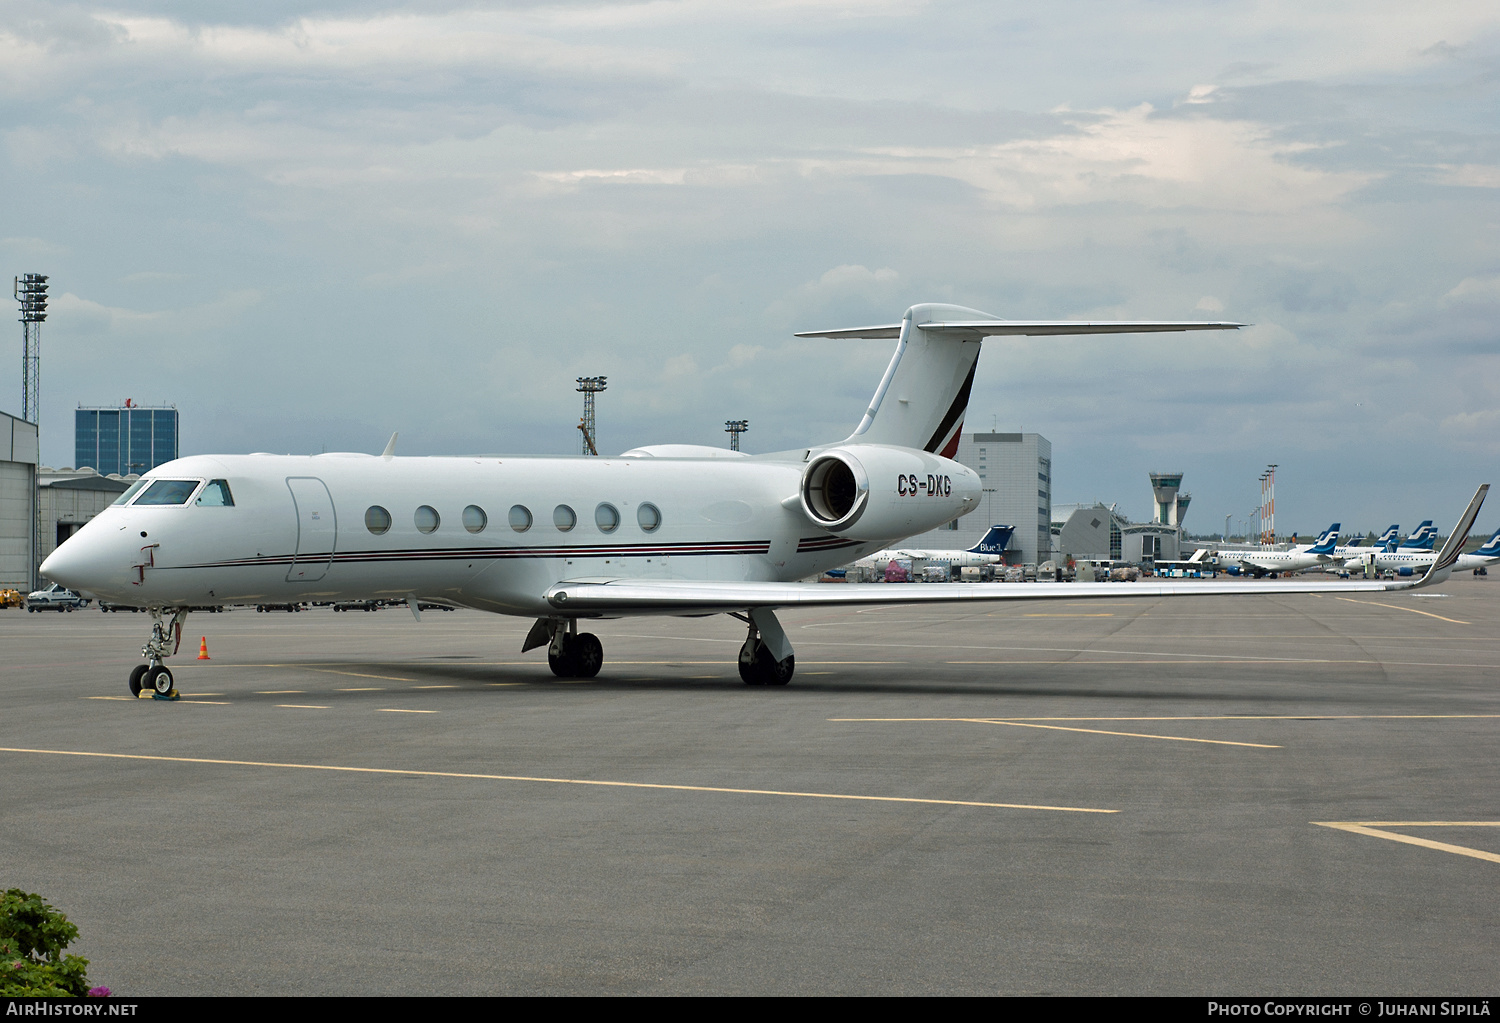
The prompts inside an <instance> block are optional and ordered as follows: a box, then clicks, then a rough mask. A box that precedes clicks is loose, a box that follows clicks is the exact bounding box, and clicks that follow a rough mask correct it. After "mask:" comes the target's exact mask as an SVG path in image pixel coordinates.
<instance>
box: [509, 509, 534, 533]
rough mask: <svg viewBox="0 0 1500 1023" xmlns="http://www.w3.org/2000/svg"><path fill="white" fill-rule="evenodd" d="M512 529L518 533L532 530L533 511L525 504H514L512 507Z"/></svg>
mask: <svg viewBox="0 0 1500 1023" xmlns="http://www.w3.org/2000/svg"><path fill="white" fill-rule="evenodd" d="M510 528H511V529H514V530H515V531H516V532H517V533H524V532H526V531H527V530H528V529H530V528H531V509H530V508H527V507H526V506H525V505H524V504H513V505H511V506H510Z"/></svg>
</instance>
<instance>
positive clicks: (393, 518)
mask: <svg viewBox="0 0 1500 1023" xmlns="http://www.w3.org/2000/svg"><path fill="white" fill-rule="evenodd" d="M1239 326H1240V324H1236V323H1202V322H1105V323H1097V322H1096V323H1067V322H1056V321H1018V320H999V319H996V318H995V317H993V316H990V315H988V314H986V313H982V312H979V311H977V310H974V309H965V308H962V307H959V306H951V305H917V306H912V307H911V308H910V309H908V310H907V311H906V314H905V316H903V317H902V319H901V321H900V322H899V323H892V324H883V325H879V326H874V327H854V328H848V329H842V330H824V331H809V332H807V333H803V334H799V335H798V336H799V337H823V338H885V339H890V340H893V341H895V342H896V349H895V353H894V355H893V356H892V358H891V361H890V364H889V365H888V366H887V367H886V370H885V375H884V376H883V377H882V378H881V380H880V384H879V386H877V387H876V389H875V394H874V397H873V398H871V400H870V404H869V407H868V408H867V409H866V410H865V414H864V416H863V418H862V419H861V420H860V422H859V425H858V426H856V427H855V429H854V432H853V433H851V434H850V435H849V436H848V437H847V438H845V439H844V440H842V441H837V442H834V443H827V444H816V445H810V446H808V447H803V448H797V449H794V450H791V451H779V452H775V453H773V454H766V455H754V456H750V455H744V454H741V453H736V452H726V451H723V450H721V449H718V448H708V447H703V448H699V447H695V446H690V445H663V446H656V447H643V448H636V449H634V450H631V451H627V452H625V453H624V454H622V455H620V456H619V457H615V458H593V457H573V458H539V457H534V458H527V457H505V458H495V457H483V458H481V457H473V458H446V457H445V458H414V457H397V456H396V455H395V453H394V441H395V438H392V443H391V444H389V445H387V447H386V450H385V452H384V454H382V455H378V456H373V455H367V454H350V453H332V452H330V453H327V454H320V455H308V456H290V455H287V456H283V455H270V454H252V455H197V456H192V457H188V458H180V459H177V460H176V461H172V462H168V463H166V464H164V465H161V466H158V467H157V468H155V469H153V470H151V471H150V472H148V473H146V474H145V475H144V476H143V477H142V478H141V479H140V480H138V481H137V482H136V483H135V484H133V485H132V486H131V487H130V489H129V490H127V491H126V492H125V493H124V494H122V495H121V497H120V499H119V500H118V501H117V502H116V503H115V504H114V506H112V507H110V508H107V509H105V510H104V511H103V512H102V513H101V514H99V515H98V516H96V517H95V518H94V519H93V520H92V521H91V522H89V523H88V524H87V525H86V526H84V527H83V528H82V529H80V530H79V531H78V532H77V533H75V534H74V535H73V536H72V537H71V538H70V539H68V540H67V541H66V542H65V543H63V544H62V545H61V546H60V547H58V548H57V550H56V551H54V552H53V553H52V555H51V556H50V557H48V558H47V560H46V561H45V562H44V563H43V564H42V568H41V570H42V573H43V574H44V575H46V576H47V577H48V578H49V579H53V580H55V581H57V582H60V583H63V584H64V585H66V586H69V587H71V588H73V589H75V590H84V591H87V592H89V593H92V594H94V595H96V596H98V597H99V598H101V599H104V600H109V601H112V602H117V603H121V604H129V605H133V606H137V607H142V606H144V607H146V608H147V609H148V610H149V611H150V613H151V617H152V626H151V637H150V639H149V640H148V641H147V643H146V645H145V646H144V647H143V648H142V651H141V653H142V656H143V657H144V658H145V659H146V663H145V664H141V665H140V666H138V667H137V668H136V669H135V670H134V671H132V672H131V674H130V688H131V691H132V692H137V693H138V692H140V691H141V690H142V689H143V688H150V689H154V690H155V691H156V692H157V693H161V694H168V693H170V692H171V691H172V689H173V679H172V673H171V671H170V669H168V668H167V667H166V666H165V665H164V664H163V660H164V659H165V658H167V657H168V656H170V655H171V654H173V653H174V652H175V651H176V649H177V646H178V644H179V642H180V640H181V635H182V626H183V623H184V620H185V619H186V617H187V615H188V611H189V609H190V608H192V607H195V606H203V605H225V604H246V603H286V602H294V601H307V600H328V601H334V600H353V599H369V598H399V597H406V598H408V602H409V603H410V604H411V605H412V606H414V607H415V605H416V604H417V603H418V601H420V600H431V601H438V602H444V603H448V604H453V605H458V606H463V607H469V608H477V609H480V610H484V611H493V612H497V613H500V614H509V615H521V616H525V617H528V618H533V619H535V624H534V625H533V626H532V628H531V630H530V632H529V634H528V635H527V637H526V640H525V642H524V644H523V650H530V649H533V648H535V647H541V646H545V647H546V648H547V662H548V664H549V665H550V666H551V668H552V671H553V672H554V673H556V674H557V675H559V676H562V677H592V676H593V675H595V674H596V673H597V672H598V671H599V669H600V666H601V665H602V664H603V661H604V651H603V647H602V644H601V643H600V642H599V639H598V638H597V637H596V636H594V635H593V634H592V633H588V632H580V631H579V628H578V626H579V622H580V621H587V620H590V619H600V618H618V617H623V616H628V615H707V614H727V615H730V616H732V617H734V618H737V619H739V620H740V621H741V622H743V623H744V627H745V629H746V633H747V634H746V638H745V642H744V645H743V646H742V647H741V648H740V653H739V670H740V675H741V677H742V678H743V679H744V681H745V682H746V683H748V684H750V685H785V684H786V683H787V682H789V681H790V680H791V678H792V673H793V670H794V668H795V660H794V655H793V650H792V645H791V643H790V642H789V640H788V639H787V636H786V633H785V631H784V630H783V629H782V627H781V625H780V623H779V622H778V621H777V618H776V611H777V609H780V608H787V607H809V606H819V605H849V604H856V605H864V604H890V603H927V602H932V601H972V600H996V599H999V600H1005V599H1012V600H1013V599H1018V598H1020V599H1046V598H1069V599H1079V598H1085V597H1094V596H1102V597H1109V598H1111V599H1119V598H1121V597H1125V596H1140V597H1148V596H1149V597H1156V596H1172V595H1178V594H1185V593H1196V594H1210V593H1263V592H1265V586H1264V584H1262V585H1258V586H1257V585H1254V584H1246V583H1243V582H1197V583H1180V582H1179V583H1165V582H1164V583H1150V584H1148V583H1140V584H1137V585H1134V586H1121V585H1118V584H1114V585H1112V584H1107V583H1100V584H1093V583H1036V584H1032V585H1029V586H994V585H985V584H976V583H969V584H965V583H935V584H931V585H927V586H912V587H906V586H885V585H878V584H867V585H858V584H856V585H848V586H820V585H817V584H815V583H804V582H799V581H798V580H803V579H808V578H810V577H815V576H817V575H818V574H819V573H821V572H823V571H825V570H827V569H829V568H832V567H834V566H837V565H843V564H847V563H848V562H850V561H852V560H854V559H857V558H859V557H861V556H863V555H866V554H869V553H870V552H872V551H877V550H880V549H881V548H882V547H888V546H891V545H892V544H894V543H896V542H898V541H900V540H901V539H902V538H904V537H908V536H913V535H916V534H918V533H923V532H926V531H927V530H929V529H934V528H936V527H938V526H940V525H943V524H944V523H946V522H949V521H951V520H953V519H954V518H957V517H958V516H960V515H963V514H965V513H966V512H969V511H972V510H973V509H974V508H975V507H977V506H978V504H979V498H980V481H979V477H978V476H977V475H976V474H975V473H974V472H973V471H972V470H970V469H968V468H967V467H965V466H963V465H961V464H959V463H958V462H955V461H953V460H952V456H953V454H954V452H955V451H956V449H957V446H958V439H959V433H960V431H961V429H962V428H963V422H964V414H965V412H966V410H967V408H968V403H969V391H970V388H972V386H973V384H974V374H975V370H976V368H977V365H978V361H979V350H980V346H981V342H982V341H983V339H984V338H986V337H996V336H1000V337H1004V336H1054V335H1068V334H1128V333H1144V332H1155V331H1186V330H1232V329H1235V328H1237V327H1239ZM1487 486H1488V485H1486V486H1485V487H1481V488H1480V491H1479V492H1478V493H1477V494H1476V495H1475V497H1474V500H1473V501H1471V502H1470V506H1469V509H1468V510H1467V511H1466V512H1465V513H1464V517H1463V518H1462V519H1461V520H1460V522H1459V523H1458V526H1457V527H1456V528H1455V530H1454V533H1453V535H1454V536H1457V537H1463V536H1466V535H1467V534H1468V529H1469V526H1470V525H1471V524H1472V523H1473V520H1474V516H1475V515H1477V514H1478V512H1479V505H1480V503H1481V502H1482V501H1483V497H1484V493H1485V490H1486V489H1487ZM1448 554H1449V552H1448V550H1447V547H1445V548H1444V551H1443V553H1442V554H1441V555H1440V556H1439V558H1438V561H1437V566H1438V567H1437V569H1436V570H1435V571H1433V572H1429V573H1428V574H1427V577H1426V578H1424V579H1422V580H1420V581H1415V580H1413V581H1409V582H1390V583H1379V582H1357V583H1342V584H1337V586H1338V588H1339V589H1340V590H1351V589H1366V590H1380V589H1402V588H1406V587H1410V586H1420V585H1426V584H1428V583H1430V582H1433V581H1436V580H1437V579H1439V578H1445V577H1446V576H1447V574H1448V566H1449V565H1450V563H1451V561H1449V560H1445V559H1446V558H1447V556H1448ZM1277 588H1278V589H1280V590H1285V591H1288V592H1307V591H1313V590H1322V589H1328V588H1330V585H1329V583H1328V582H1326V581H1324V582H1319V583H1304V582H1292V583H1287V584H1284V585H1279V586H1277ZM414 613H415V612H414Z"/></svg>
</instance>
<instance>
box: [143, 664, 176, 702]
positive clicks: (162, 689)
mask: <svg viewBox="0 0 1500 1023" xmlns="http://www.w3.org/2000/svg"><path fill="white" fill-rule="evenodd" d="M146 685H148V686H150V687H151V688H152V689H155V690H156V692H157V695H159V696H168V695H170V694H171V692H172V673H171V672H170V671H169V670H167V669H166V668H152V669H151V670H149V671H147V672H146Z"/></svg>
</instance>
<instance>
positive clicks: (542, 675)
mask: <svg viewBox="0 0 1500 1023" xmlns="http://www.w3.org/2000/svg"><path fill="white" fill-rule="evenodd" d="M454 656H455V657H456V656H463V655H454ZM341 666H346V667H350V668H358V669H361V670H366V671H368V672H369V673H371V674H375V673H377V672H378V673H382V674H391V675H396V674H401V673H405V674H407V675H421V676H422V677H423V679H424V680H442V681H445V682H448V683H455V684H467V685H471V686H473V688H474V689H484V688H486V687H489V686H494V685H496V683H520V684H524V685H530V686H535V687H539V688H555V689H556V690H558V691H559V692H564V691H572V690H578V689H584V690H589V691H595V692H597V691H600V690H607V691H618V692H640V691H643V690H651V691H663V692H696V693H702V692H709V691H728V692H742V693H745V694H746V695H754V696H772V695H776V696H780V697H783V698H785V697H795V696H796V695H797V694H799V693H800V694H803V695H814V694H831V693H840V694H842V693H851V694H860V695H869V696H879V695H904V696H1009V697H1046V698H1059V697H1060V698H1067V699H1090V700H1138V701H1149V702H1179V703H1180V702H1184V701H1192V702H1208V703H1240V704H1247V703H1248V704H1261V703H1264V704H1285V703H1286V702H1287V700H1288V699H1295V700H1296V702H1297V703H1298V704H1303V705H1305V704H1319V703H1330V704H1333V703H1336V704H1338V705H1339V706H1340V707H1345V708H1347V707H1350V706H1351V705H1355V706H1357V705H1359V704H1362V703H1365V702H1367V700H1366V699H1365V698H1364V697H1362V696H1361V695H1360V694H1358V693H1351V692H1349V690H1348V689H1347V687H1339V691H1338V692H1336V693H1334V692H1325V693H1310V692H1306V691H1302V692H1297V693H1295V694H1289V693H1288V692H1287V691H1286V690H1285V689H1284V688H1283V687H1282V684H1281V683H1276V684H1275V689H1274V691H1267V690H1254V689H1247V688H1244V687H1243V686H1239V687H1236V688H1234V689H1232V690H1226V689H1224V688H1213V689H1208V688H1202V687H1184V686H1182V685H1173V684H1171V683H1163V686H1162V688H1159V689H1147V688H1142V687H1140V686H1138V685H1122V686H1118V687H1108V686H1100V685H1099V684H1098V680H1097V678H1092V677H1091V678H1088V679H1087V681H1086V683H1084V684H1081V685H1079V686H1077V687H1074V686H1065V685H1058V684H1057V682H1056V680H1055V679H1047V680H1045V681H1043V680H1041V679H1038V681H1037V684H1032V685H1028V684H1027V683H1026V682H1025V681H1024V679H1022V678H1017V677H1015V676H1016V675H1018V674H1022V673H1024V670H1025V668H1026V664H1025V662H1017V663H1016V664H1014V665H1000V666H997V667H998V668H999V669H1000V670H1001V671H1003V672H1006V673H1008V674H1009V675H1010V676H1011V677H1008V678H1005V679H1003V680H1000V679H996V680H993V681H991V680H987V679H982V678H974V679H967V680H964V681H949V680H945V679H941V678H929V679H926V680H922V681H914V680H912V679H909V678H902V679H894V680H893V679H885V678H879V677H876V676H873V675H870V676H865V677H862V678H861V677H853V678H846V679H838V680H835V679H831V678H827V677H824V676H819V675H817V674H814V673H812V672H805V673H803V674H799V675H798V676H797V680H796V681H795V682H794V683H792V684H791V685H790V686H787V687H785V688H781V687H774V688H761V687H757V686H746V685H745V684H744V683H743V682H742V681H740V679H739V677H738V675H737V674H736V672H735V669H734V665H732V664H726V665H722V666H718V665H699V664H684V665H681V666H680V667H681V669H682V670H690V671H691V670H696V671H700V672H703V673H705V674H706V673H707V672H708V671H713V672H715V674H718V673H722V677H720V678H653V677H642V676H643V675H646V674H647V673H645V672H641V673H634V672H630V671H629V670H627V669H628V667H629V666H625V667H622V668H620V669H617V672H616V673H617V674H618V675H619V676H622V677H613V678H612V677H610V676H609V675H608V674H600V675H599V676H597V677H595V678H591V679H582V680H579V679H568V680H560V679H556V678H554V677H552V675H551V674H550V673H549V672H547V671H546V668H545V666H540V665H539V666H538V669H537V670H528V669H525V668H515V667H512V668H510V670H505V669H503V668H501V669H498V670H497V668H496V666H494V665H488V664H461V663H451V661H450V662H449V663H432V662H428V661H420V662H410V661H408V662H404V663H402V662H395V663H390V664H386V663H375V662H341ZM1185 666H1186V665H1185ZM307 667H308V668H310V669H311V668H314V666H313V665H308V666H307ZM947 667H951V668H953V669H954V670H955V672H956V671H957V670H958V669H959V668H961V667H962V666H959V665H951V666H947ZM986 667H990V666H986ZM1053 667H1055V666H1053ZM924 670H925V669H924ZM606 671H608V669H607V668H606ZM611 674H615V673H611ZM847 674H848V675H856V673H855V672H852V671H851V672H848V673H847ZM1377 688H1378V687H1377ZM438 692H440V691H426V692H424V693H423V695H429V694H430V695H433V696H436V695H437V694H438ZM340 695H345V694H340ZM348 695H353V694H348ZM1376 695H1377V694H1376V693H1374V692H1372V693H1370V694H1369V696H1370V699H1369V701H1368V702H1378V703H1380V705H1381V706H1383V707H1389V706H1390V699H1389V693H1385V692H1381V694H1380V695H1379V698H1378V699H1376Z"/></svg>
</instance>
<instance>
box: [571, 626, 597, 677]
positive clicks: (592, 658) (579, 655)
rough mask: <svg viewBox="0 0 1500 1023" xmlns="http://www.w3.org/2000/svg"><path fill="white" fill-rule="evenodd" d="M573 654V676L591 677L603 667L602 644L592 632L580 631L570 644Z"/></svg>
mask: <svg viewBox="0 0 1500 1023" xmlns="http://www.w3.org/2000/svg"><path fill="white" fill-rule="evenodd" d="M570 645H571V646H572V647H573V649H572V655H573V677H574V678H593V677H594V676H595V675H597V674H599V669H600V668H602V667H604V644H603V643H601V642H599V637H598V636H596V635H594V634H593V633H592V632H581V633H579V634H578V635H577V636H576V637H575V638H574V640H573V642H572V644H570Z"/></svg>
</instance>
